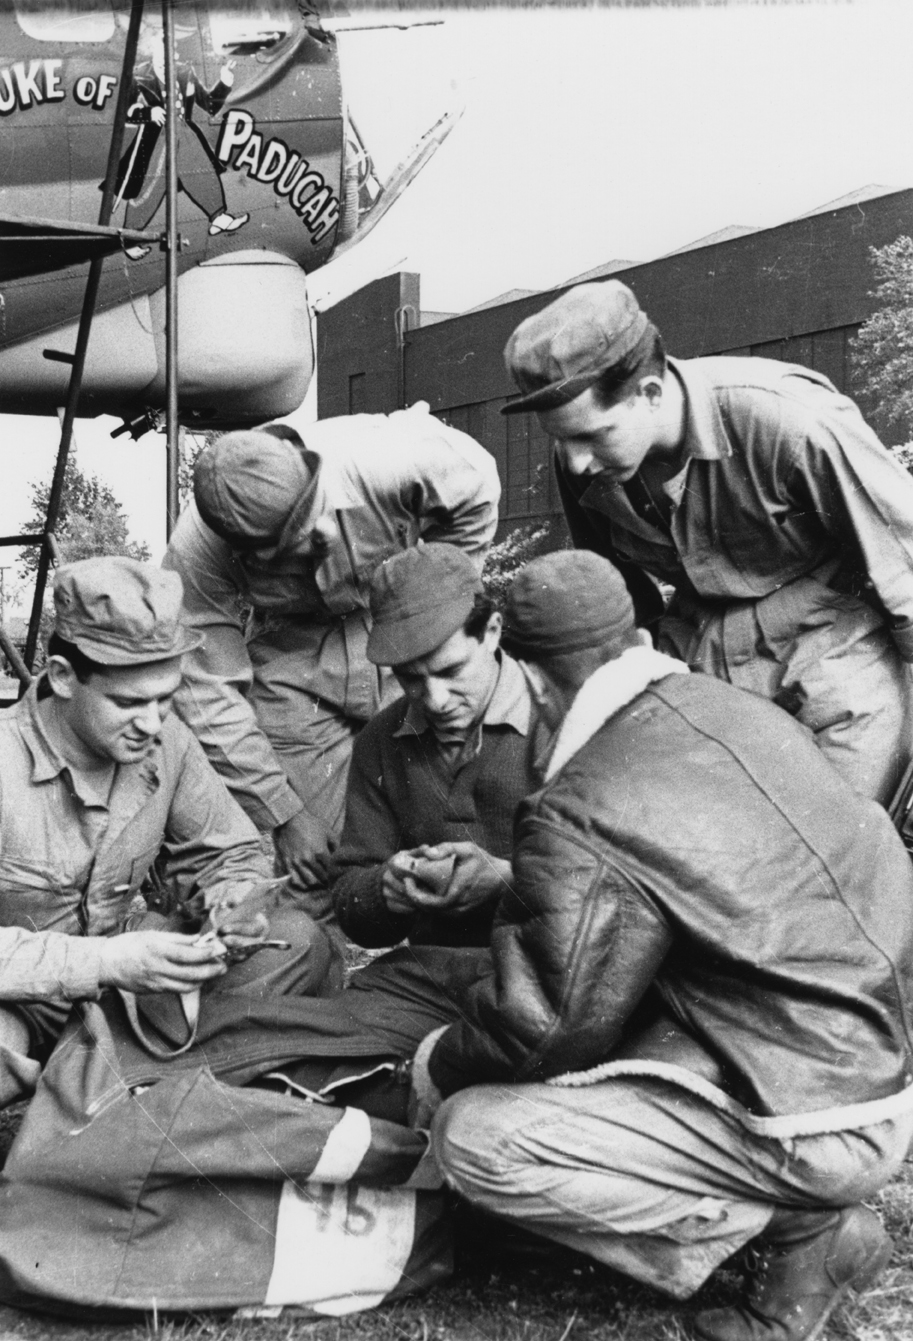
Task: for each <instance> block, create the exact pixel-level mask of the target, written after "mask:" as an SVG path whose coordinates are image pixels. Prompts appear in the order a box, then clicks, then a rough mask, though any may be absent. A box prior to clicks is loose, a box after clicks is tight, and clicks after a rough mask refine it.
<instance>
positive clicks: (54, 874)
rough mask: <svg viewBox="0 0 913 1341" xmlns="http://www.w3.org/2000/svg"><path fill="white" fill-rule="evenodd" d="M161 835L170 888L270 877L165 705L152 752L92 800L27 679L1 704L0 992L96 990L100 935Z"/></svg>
mask: <svg viewBox="0 0 913 1341" xmlns="http://www.w3.org/2000/svg"><path fill="white" fill-rule="evenodd" d="M38 683H40V681H39V682H38ZM163 845H165V847H166V851H167V867H166V875H167V877H168V878H169V879H171V880H174V881H175V883H176V887H177V893H178V895H179V897H182V898H190V897H194V896H196V895H197V894H199V895H200V902H201V904H203V905H205V906H209V905H210V904H211V903H212V902H213V900H214V899H215V897H216V896H217V894H218V892H219V890H220V888H221V889H222V890H224V886H225V884H226V883H227V882H231V883H234V882H238V881H242V882H247V881H262V880H264V879H269V877H270V869H269V864H268V862H267V861H266V858H265V857H264V856H263V855H262V853H261V850H260V845H259V839H258V836H257V832H256V830H255V829H254V827H253V825H252V824H251V822H250V821H249V820H248V819H247V817H246V816H245V815H244V813H243V812H242V811H241V810H240V809H239V808H238V806H237V805H236V804H235V802H234V801H233V800H232V799H231V797H230V796H229V794H228V792H227V791H226V789H225V786H224V784H223V783H222V782H221V781H220V779H219V778H218V777H217V776H216V774H215V773H214V772H213V771H212V769H211V768H210V766H209V764H208V763H207V761H206V758H205V756H204V754H203V752H202V750H201V749H200V747H199V745H197V743H196V741H195V740H194V739H193V737H192V736H191V735H190V732H189V731H188V730H187V728H186V727H185V726H184V725H183V724H182V723H181V722H179V721H177V720H176V719H175V718H174V717H173V716H171V717H168V718H167V719H166V720H165V723H164V725H163V728H162V732H161V736H160V738H159V740H158V741H157V743H156V745H155V747H154V749H153V750H152V753H151V754H149V755H148V756H147V757H146V758H145V759H143V760H141V761H139V762H138V763H136V764H126V765H124V764H121V765H118V766H116V768H115V772H114V780H113V783H112V786H111V790H110V793H109V795H108V798H107V802H106V803H105V804H101V803H100V802H99V799H98V797H97V796H96V795H94V794H93V792H92V791H91V789H90V788H88V787H87V786H86V783H85V781H84V779H82V778H81V777H80V776H79V774H78V773H74V772H71V770H70V768H69V767H68V765H67V764H66V763H65V761H64V760H63V759H62V758H61V756H60V755H59V754H58V752H57V750H56V749H55V747H54V745H53V744H52V742H51V740H50V739H49V737H48V735H47V734H46V732H45V729H44V724H43V721H42V718H41V715H40V712H39V705H38V697H37V692H36V686H35V685H33V686H32V688H31V689H30V690H29V692H28V694H26V696H25V698H24V699H23V700H22V701H21V702H20V703H18V704H17V705H16V706H15V707H14V708H10V709H8V710H6V711H4V712H2V713H0V1000H4V1001H43V1000H49V999H51V1000H54V999H57V1000H59V999H61V998H63V999H66V1000H78V999H80V998H86V997H92V996H95V995H96V994H97V992H98V990H99V983H98V975H99V969H100V954H99V942H98V939H97V938H98V937H100V936H106V935H111V934H115V933H117V932H120V931H122V930H123V929H124V923H125V921H126V917H127V913H128V910H129V908H130V904H131V902H132V900H133V897H134V895H135V894H137V893H138V891H139V888H140V885H141V883H142V881H143V879H144V877H145V875H146V873H147V872H148V870H149V867H150V865H151V864H152V862H153V860H154V859H155V857H156V855H157V854H158V852H159V850H160V849H161V848H162V846H163Z"/></svg>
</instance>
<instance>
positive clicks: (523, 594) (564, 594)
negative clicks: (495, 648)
mask: <svg viewBox="0 0 913 1341" xmlns="http://www.w3.org/2000/svg"><path fill="white" fill-rule="evenodd" d="M633 628H634V606H633V604H632V602H631V597H630V594H629V592H628V588H627V586H626V585H625V580H624V578H623V577H622V575H621V573H620V572H619V571H618V569H617V568H616V567H615V565H614V564H612V563H610V562H609V560H608V559H604V558H603V557H602V556H601V555H600V554H594V553H593V552H592V551H591V550H588V549H562V550H556V551H555V552H554V553H553V554H543V555H542V557H541V558H538V559H533V560H532V561H531V562H530V563H528V564H527V565H526V567H525V568H521V570H520V572H519V573H518V574H517V576H516V577H515V578H514V580H513V583H512V584H511V587H510V590H509V591H508V593H507V604H506V608H505V611H504V639H503V641H504V646H505V647H506V648H507V650H508V651H509V652H511V653H512V654H513V655H516V656H518V657H520V658H521V659H525V660H530V661H533V660H535V659H536V658H537V657H550V656H560V655H561V654H562V653H565V652H579V651H581V650H582V649H583V648H585V647H610V646H611V645H612V644H613V643H614V642H616V641H617V642H618V643H619V645H621V644H622V642H623V641H624V640H625V639H626V637H627V636H628V635H629V634H630V633H631V630H632V629H633Z"/></svg>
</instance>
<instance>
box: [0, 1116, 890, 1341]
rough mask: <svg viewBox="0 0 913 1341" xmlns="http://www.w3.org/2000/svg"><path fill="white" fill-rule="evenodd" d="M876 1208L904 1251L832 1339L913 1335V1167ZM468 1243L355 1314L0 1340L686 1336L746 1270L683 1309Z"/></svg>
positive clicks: (677, 1339)
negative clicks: (425, 1275)
mask: <svg viewBox="0 0 913 1341" xmlns="http://www.w3.org/2000/svg"><path fill="white" fill-rule="evenodd" d="M17 1123H18V1115H17V1114H15V1113H13V1114H12V1115H10V1114H0V1160H2V1158H4V1157H5V1154H6V1149H7V1148H8V1146H9V1143H10V1141H11V1139H12V1136H13V1133H14V1131H15V1127H16V1125H17ZM877 1205H878V1209H879V1210H880V1212H881V1214H882V1216H883V1218H884V1221H885V1224H886V1226H887V1228H888V1230H889V1231H890V1233H891V1234H892V1235H893V1237H894V1240H895V1243H896V1251H895V1254H894V1258H893V1260H892V1262H891V1264H890V1266H889V1267H888V1269H887V1270H886V1271H885V1273H884V1275H883V1276H882V1277H881V1279H880V1280H879V1282H878V1283H877V1285H876V1286H875V1288H874V1289H873V1290H871V1291H869V1292H868V1293H867V1294H865V1295H864V1296H862V1297H861V1298H860V1299H851V1301H850V1302H849V1303H847V1304H846V1306H844V1307H842V1308H841V1309H839V1310H838V1311H837V1312H836V1313H835V1314H834V1315H833V1317H832V1319H831V1321H830V1324H829V1326H828V1329H827V1330H826V1332H825V1333H824V1338H822V1341H913V1163H911V1164H907V1165H905V1166H904V1170H903V1172H902V1173H901V1174H900V1175H899V1176H898V1178H896V1179H895V1180H894V1182H893V1183H892V1184H891V1185H890V1186H889V1187H887V1188H886V1189H885V1191H884V1192H883V1193H882V1195H881V1197H880V1198H879V1201H878V1203H877ZM491 1223H493V1222H491ZM457 1245H458V1251H457V1270H456V1273H455V1275H454V1276H453V1278H452V1279H451V1280H450V1281H448V1282H447V1283H446V1284H444V1285H441V1286H438V1288H437V1289H436V1290H434V1291H432V1292H431V1293H430V1294H426V1295H421V1296H417V1297H415V1298H412V1299H406V1300H403V1301H401V1302H399V1303H396V1304H392V1305H389V1306H387V1307H385V1308H380V1309H376V1310H373V1311H371V1312H366V1313H361V1314H357V1315H354V1316H353V1317H350V1318H344V1319H323V1320H317V1321H315V1320H313V1319H311V1318H306V1317H296V1316H292V1315H289V1314H288V1313H285V1314H283V1316H282V1317H281V1318H279V1319H277V1320H270V1321H260V1320H256V1321H252V1320H243V1321H241V1320H238V1319H235V1318H233V1317H230V1316H228V1315H207V1316H204V1317H188V1318H182V1319H177V1320H175V1319H161V1318H159V1319H156V1318H152V1317H147V1318H146V1319H145V1320H143V1321H141V1322H137V1323H135V1324H130V1323H120V1324H98V1323H94V1324H86V1323H73V1322H66V1321H60V1320H56V1319H50V1318H47V1317H44V1316H40V1315H37V1314H27V1313H20V1312H17V1311H16V1310H13V1309H8V1308H2V1307H0V1341H299V1339H300V1341H583V1339H584V1338H587V1339H588V1341H686V1339H687V1338H688V1337H689V1336H690V1335H691V1333H690V1329H689V1325H688V1322H689V1318H690V1317H691V1316H692V1315H693V1314H694V1313H695V1312H696V1311H697V1310H698V1309H699V1308H702V1307H706V1306H707V1304H708V1303H710V1302H713V1303H717V1302H722V1301H724V1300H728V1299H731V1298H733V1297H734V1296H735V1294H736V1293H737V1291H738V1288H739V1284H740V1280H741V1277H740V1274H739V1272H738V1270H737V1269H735V1268H733V1269H732V1270H726V1271H722V1272H719V1273H718V1274H717V1276H716V1277H715V1278H714V1280H713V1281H712V1282H710V1284H709V1285H707V1286H705V1288H704V1289H703V1290H702V1291H701V1293H700V1294H699V1295H698V1296H696V1297H695V1298H694V1299H693V1300H691V1301H689V1303H688V1304H687V1305H683V1306H682V1305H679V1306H673V1305H671V1304H670V1302H669V1301H668V1300H666V1299H665V1298H664V1297H662V1296H660V1295H659V1294H657V1293H655V1292H654V1291H652V1290H648V1289H646V1288H644V1287H641V1286H638V1285H636V1284H634V1283H633V1282H631V1281H629V1280H627V1279H626V1278H624V1277H622V1276H619V1275H616V1274H615V1273H614V1272H612V1271H610V1270H608V1269H607V1268H603V1267H600V1266H597V1265H595V1264H593V1263H591V1262H589V1261H588V1260H587V1259H586V1258H583V1257H579V1256H577V1255H576V1254H573V1253H570V1252H566V1251H564V1250H562V1249H560V1248H557V1247H553V1246H551V1245H547V1244H544V1243H542V1241H540V1240H535V1239H532V1238H528V1239H527V1238H525V1236H522V1235H510V1234H505V1233H504V1232H503V1231H502V1230H500V1229H496V1230H495V1232H494V1233H492V1232H491V1230H490V1227H486V1225H485V1224H484V1222H482V1221H479V1220H467V1221H466V1223H464V1224H462V1225H461V1227H460V1232H459V1233H458V1239H457Z"/></svg>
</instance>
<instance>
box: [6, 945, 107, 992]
mask: <svg viewBox="0 0 913 1341" xmlns="http://www.w3.org/2000/svg"><path fill="white" fill-rule="evenodd" d="M102 953H103V951H102V943H101V941H100V940H97V939H94V938H93V937H91V936H89V937H83V936H67V935H64V934H62V933H61V932H58V931H27V930H26V929H25V928H23V927H0V1001H54V1000H64V1001H85V1000H87V999H90V998H92V997H96V996H98V993H99V990H100V988H99V976H100V973H101V960H102Z"/></svg>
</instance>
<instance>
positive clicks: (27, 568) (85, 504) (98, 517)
mask: <svg viewBox="0 0 913 1341" xmlns="http://www.w3.org/2000/svg"><path fill="white" fill-rule="evenodd" d="M50 493H51V481H50V480H47V481H45V482H44V483H43V484H34V485H32V515H31V517H30V518H29V520H28V521H27V522H26V523H25V527H24V529H25V530H27V531H41V530H43V529H44V525H45V520H46V518H47V511H48V498H49V496H50ZM129 529H130V528H129V523H128V521H127V518H126V517H125V516H124V511H123V508H122V507H121V505H120V503H119V502H118V501H117V498H116V497H115V495H114V494H113V493H112V492H111V490H110V489H109V488H108V486H107V485H106V484H105V483H104V482H103V481H102V480H100V479H99V478H98V476H97V475H85V474H84V473H83V472H82V471H81V470H80V469H79V466H78V465H77V464H76V458H75V456H71V457H70V459H69V461H68V462H67V469H66V474H65V475H64V484H63V497H62V499H61V505H60V515H59V517H58V519H57V525H56V527H55V529H54V534H55V536H56V537H57V543H58V544H59V545H60V550H61V553H62V555H63V557H64V559H65V560H66V561H67V562H70V563H72V562H74V561H75V560H76V559H88V558H90V557H91V556H92V555H94V554H125V555H127V557H128V558H131V559H148V558H149V550H148V549H147V547H146V546H145V545H144V544H142V543H137V542H136V541H132V540H129V539H128V535H129ZM38 558H39V547H38V546H37V545H32V546H30V547H29V548H28V549H27V550H25V551H24V553H23V556H22V560H21V566H20V572H21V573H22V576H23V577H27V576H30V575H31V574H33V573H34V572H35V570H36V569H37V567H38Z"/></svg>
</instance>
